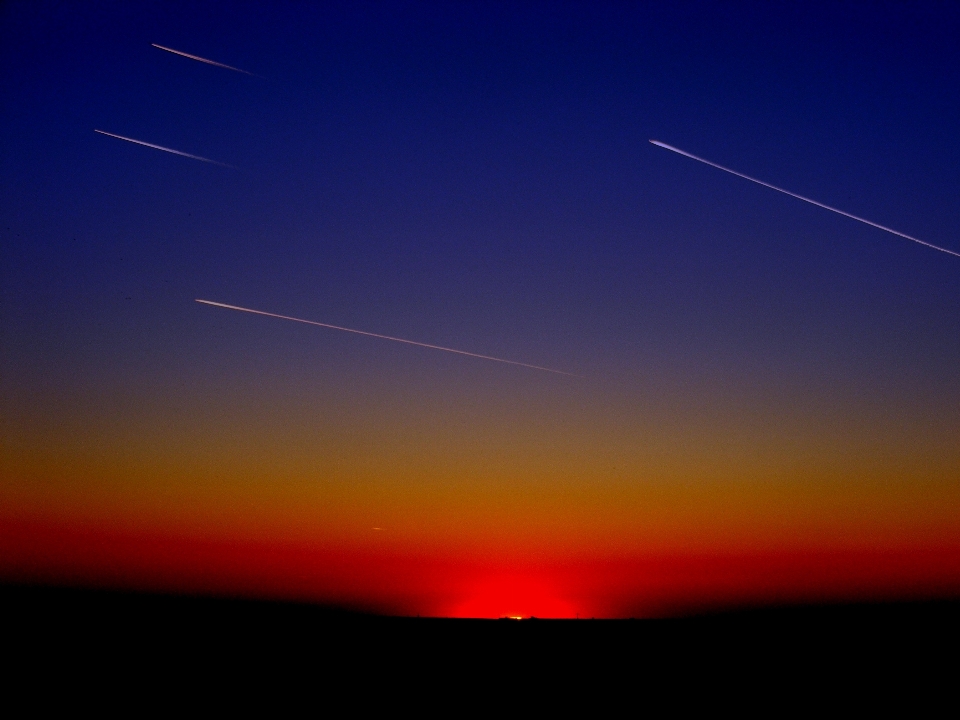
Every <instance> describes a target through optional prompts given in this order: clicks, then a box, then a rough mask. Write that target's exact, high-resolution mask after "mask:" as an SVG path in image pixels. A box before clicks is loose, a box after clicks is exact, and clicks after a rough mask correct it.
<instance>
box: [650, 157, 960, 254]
mask: <svg viewBox="0 0 960 720" xmlns="http://www.w3.org/2000/svg"><path fill="white" fill-rule="evenodd" d="M650 142H652V143H653V144H654V145H656V146H657V147H662V148H663V149H664V150H671V151H672V152H675V153H678V154H680V155H683V156H684V157H688V158H690V159H691V160H696V161H697V162H702V163H704V164H706V165H709V166H710V167H715V168H717V170H723V171H724V172H728V173H730V174H731V175H736V176H737V177H741V178H743V179H744V180H749V181H750V182H755V183H757V185H763V186H764V187H765V188H770V189H771V190H776V191H777V192H782V193H783V194H784V195H789V196H790V197H794V198H796V199H797V200H803V201H804V202H808V203H810V204H811V205H816V206H817V207H821V208H823V209H824V210H829V211H830V212H835V213H837V214H838V215H843V216H844V217H848V218H850V219H851V220H856V221H857V222H862V223H865V224H867V225H870V226H871V227H875V228H877V229H878V230H884V231H886V232H888V233H892V234H894V235H898V236H899V237H902V238H906V239H907V240H911V241H913V242H915V243H919V244H920V245H926V246H927V247H928V248H933V249H934V250H939V251H940V252H943V253H946V254H947V255H953V256H955V257H960V253H958V252H954V251H953V250H947V249H946V248H942V247H940V246H939V245H932V244H930V243H928V242H924V241H923V240H918V239H917V238H915V237H911V236H910V235H905V234H904V233H902V232H899V231H897V230H894V229H892V228H888V227H886V226H884V225H879V224H877V223H875V222H871V221H870V220H866V219H864V218H862V217H857V216H856V215H851V214H850V213H848V212H844V211H843V210H837V208H835V207H830V206H829V205H824V204H823V203H821V202H817V201H816V200H811V199H810V198H807V197H804V196H803V195H797V194H796V193H792V192H790V191H789V190H784V189H783V188H778V187H777V186H776V185H770V184H769V183H765V182H763V181H762V180H757V179H756V178H752V177H750V176H749V175H744V174H743V173H738V172H737V171H736V170H731V169H730V168H726V167H724V166H723V165H717V164H716V163H714V162H710V161H709V160H704V159H703V158H702V157H697V156H696V155H691V154H690V153H688V152H684V151H683V150H680V149H679V148H675V147H673V146H672V145H667V144H666V143H663V142H660V141H659V140H651V141H650Z"/></svg>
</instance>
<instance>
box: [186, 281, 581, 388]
mask: <svg viewBox="0 0 960 720" xmlns="http://www.w3.org/2000/svg"><path fill="white" fill-rule="evenodd" d="M197 302H198V303H203V304H204V305H213V306H214V307H221V308H226V309H227V310H239V311H240V312H246V313H253V314H254V315H264V316H266V317H272V318H279V319H280V320H292V321H293V322H298V323H306V324H307V325H316V326H317V327H323V328H329V329H331V330H343V331H344V332H348V333H355V334H357V335H366V336H367V337H375V338H380V339H381V340H393V341H394V342H401V343H406V344H407V345H416V346H418V347H425V348H430V349H431V350H443V351H444V352H451V353H456V354H457V355H468V356H469V357H475V358H481V359H483V360H494V361H496V362H502V363H507V364H508V365H519V366H521V367H525V368H532V369H533V370H544V371H545V372H550V373H556V374H557V375H570V376H571V377H582V376H581V375H575V374H574V373H569V372H564V371H563V370H553V369H552V368H546V367H540V366H539V365H528V364H527V363H522V362H517V361H516V360H504V359H503V358H497V357H491V356H490V355H479V354H477V353H472V352H467V351H466V350H454V349H453V348H448V347H441V346H440V345H429V344H427V343H422V342H416V341H415V340H404V339H403V338H397V337H390V336H389V335H378V334H377V333H372V332H365V331H363V330H353V329H352V328H345V327H340V326H339V325H328V324H327V323H322V322H316V321H314V320H303V319H302V318H295V317H290V316H289V315H277V314H276V313H270V312H264V311H263V310H251V309H250V308H245V307H238V306H236V305H227V304H226V303H219V302H213V301H212V300H200V299H199V298H197Z"/></svg>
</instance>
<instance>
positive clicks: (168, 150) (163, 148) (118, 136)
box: [94, 129, 237, 170]
mask: <svg viewBox="0 0 960 720" xmlns="http://www.w3.org/2000/svg"><path fill="white" fill-rule="evenodd" d="M94 132H95V133H100V134H101V135H109V136H110V137H112V138H117V140H126V141H127V142H132V143H136V144H137V145H143V146H145V147H148V148H153V149H154V150H163V151H164V152H168V153H173V154H174V155H183V157H188V158H193V159H194V160H202V161H203V162H207V163H213V164H214V165H219V166H220V167H226V168H230V169H231V170H236V169H237V168H235V167H234V166H233V165H227V164H226V163H222V162H217V161H216V160H211V159H210V158H205V157H200V156H199V155H191V154H190V153H185V152H180V151H179V150H174V149H172V148H168V147H163V145H154V144H153V143H148V142H144V141H143V140H134V139H133V138H128V137H124V136H123V135H114V134H113V133H108V132H106V131H105V130H97V129H94Z"/></svg>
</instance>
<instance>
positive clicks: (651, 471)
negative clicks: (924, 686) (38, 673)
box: [0, 1, 960, 617]
mask: <svg viewBox="0 0 960 720" xmlns="http://www.w3.org/2000/svg"><path fill="white" fill-rule="evenodd" d="M958 33H960V8H958V6H956V5H954V4H950V3H939V2H932V3H923V2H914V3H899V2H875V3H856V2H850V3H842V4H840V3H823V4H819V3H807V2H804V3H800V2H795V3H793V2H784V3H776V4H770V3H760V2H757V3H747V2H743V3H740V2H687V3H675V2H673V3H667V2H663V3H659V2H651V3H517V2H504V3H494V2H480V3H455V4H450V3H388V2H384V3H362V2H350V3H328V4H320V3H274V2H189V3H187V2H163V3H160V2H90V3H84V4H78V3H67V2H42V1H37V2H25V1H24V2H8V3H4V4H3V5H2V6H0V101H2V108H3V110H2V113H0V422H2V431H0V580H2V581H5V582H40V583H52V584H60V585H71V586H92V587H110V588H126V589H137V590H154V591H164V592H186V593H201V594H216V595H228V596H235V595H241V596H249V597H262V598H279V599H297V600H308V601H311V602H318V603H322V604H329V605H336V606H340V607H349V608H353V609H361V610H368V611H373V612H384V613H396V614H410V615H413V614H422V615H442V616H459V617H463V616H476V617H501V616H524V617H526V616H531V615H535V616H538V617H576V616H580V617H650V616H663V615H677V614H683V613H687V612H694V611H701V610H703V609H708V610H709V609H717V608H724V607H731V606H753V605H769V604H777V603H794V602H835V601H849V600H884V599H897V598H928V597H945V596H949V597H956V596H957V595H960V442H958V441H957V439H958V438H960V374H958V372H957V368H958V367H960V259H958V258H956V257H953V256H950V255H947V254H945V253H940V252H937V251H935V250H932V249H930V248H926V247H923V246H921V245H918V244H916V243H912V242H910V241H908V240H905V239H903V238H900V237H897V236H895V235H892V234H890V233H885V232H883V231H881V230H878V229H876V228H873V227H870V226H867V225H864V224H862V223H857V222H855V221H853V220H850V219H848V218H845V217H842V216H839V215H836V214H834V213H830V212H828V211H826V210H823V209H821V208H818V207H815V206H812V205H809V204H806V203H803V202H800V201H798V200H796V199H794V198H791V197H788V196H785V195H783V194H779V193H776V192H773V191H772V190H769V189H767V188H764V187H761V186H759V185H756V184H753V183H750V182H748V181H746V180H743V179H740V178H738V177H735V176H732V175H729V174H726V173H723V172H721V171H719V170H717V169H715V168H712V167H709V166H706V165H704V164H701V163H697V162H694V161H693V160H690V159H688V158H686V157H683V156H681V155H678V154H675V153H671V152H668V151H667V150H665V149H662V148H660V147H656V146H654V145H652V144H650V142H649V140H650V139H656V140H659V141H662V142H664V143H667V144H669V145H672V146H675V147H677V148H680V149H682V150H684V151H685V152H688V153H691V154H693V155H696V156H698V157H702V158H706V159H708V160H709V161H711V162H714V163H717V164H719V165H722V166H724V167H728V168H732V169H734V170H736V171H737V172H740V173H743V174H746V175H749V176H750V177H754V178H758V179H760V180H762V181H764V182H767V183H770V184H772V185H775V186H777V187H781V188H784V189H786V190H789V191H790V192H794V193H797V194H800V195H803V196H805V197H809V198H812V199H814V200H816V201H818V202H821V203H824V204H826V205H829V206H832V207H836V208H839V209H841V210H843V211H845V212H848V213H851V214H853V215H856V216H859V217H863V218H867V219H869V220H870V221H872V222H875V223H878V224H881V225H884V226H887V227H890V228H894V229H896V230H897V231H899V232H902V233H906V234H908V235H911V236H913V237H916V238H919V239H922V240H924V241H925V242H929V243H932V244H935V245H938V246H941V247H943V248H945V249H949V250H951V251H953V252H960V202H958V200H957V198H958V197H960V133H958V132H957V128H960V96H958V95H957V93H956V88H957V87H958V86H960V52H958V51H957V48H956V37H957V36H958ZM153 44H156V45H161V46H164V47H167V48H172V49H175V50H178V51H180V52H183V53H188V54H192V55H196V56H199V57H202V58H206V59H209V60H212V61H214V62H217V63H221V64H224V65H228V66H231V67H234V68H239V69H242V70H244V71H246V72H245V73H241V72H235V71H232V70H230V69H226V68H222V67H217V66H214V65H210V64H205V63H201V62H198V61H195V60H191V59H189V58H185V57H183V56H179V55H175V54H173V53H170V52H165V51H164V50H161V49H158V48H156V47H154V46H153ZM95 130H100V131H103V132H106V133H112V134H115V135H120V136H124V137H128V138H134V139H136V140H139V141H142V142H147V143H151V144H155V145H160V146H163V147H167V148H172V149H175V150H177V151H179V152H182V153H187V154H190V155H196V156H200V157H202V158H208V159H211V160H214V161H216V162H218V163H222V164H223V165H217V164H212V163H205V162H201V161H199V160H195V159H191V158H188V157H184V156H180V155H174V154H170V153H165V152H161V151H158V150H156V149H152V148H149V147H144V146H142V145H136V144H133V143H128V142H124V141H122V140H119V139H116V138H113V137H110V136H108V135H104V134H100V133H96V132H94V131H95ZM198 298H199V299H206V300H210V301H214V302H219V303H225V304H229V305H235V306H241V307H246V308H252V309H256V310H260V311H264V312H269V313H275V314H280V315H286V316H291V317H296V318H303V319H307V320H311V321H316V322H320V323H326V324H331V325H336V326H340V327H346V328H351V329H358V330H362V331H365V332H369V333H375V334H380V335H387V336H391V337H397V338H403V339H409V340H413V341H415V342H419V343H426V344H431V345H438V346H442V347H448V348H455V349H458V350H463V351H466V352H469V353H475V354H479V355H486V356H493V357H497V358H503V359H508V360H511V361H515V362H518V363H525V364H528V365H535V366H541V367H547V368H551V369H557V370H561V371H563V372H566V373H571V375H560V374H555V373H547V372H543V371H540V370H536V369H532V368H529V367H522V366H518V365H508V364H504V363H498V362H493V361H490V360H485V359H481V358H474V357H469V356H463V355H456V354H451V353H445V352H441V351H438V350H433V349H429V348H423V347H417V346H412V345H406V344H400V343H395V342H390V341H387V340H382V339H377V338H371V337H366V336H360V335H355V334H350V333H345V332H340V331H336V330H331V329H327V328H321V327H316V326H310V325H306V324H301V323H293V322H290V321H286V320H281V319H277V318H271V317H265V316H257V315H251V314H248V313H240V312H236V311H233V310H229V309H224V308H219V307H216V306H211V305H203V304H198V303H196V302H195V300H196V299H198Z"/></svg>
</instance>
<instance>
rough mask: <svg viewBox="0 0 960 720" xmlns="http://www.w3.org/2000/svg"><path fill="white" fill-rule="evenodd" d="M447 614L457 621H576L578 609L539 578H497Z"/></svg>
mask: <svg viewBox="0 0 960 720" xmlns="http://www.w3.org/2000/svg"><path fill="white" fill-rule="evenodd" d="M466 595H467V597H466V599H465V600H464V601H462V602H460V603H458V604H457V605H455V606H454V607H452V608H451V609H450V610H449V611H448V612H447V613H445V614H447V615H448V616H449V617H455V618H514V619H520V618H531V617H537V618H573V617H576V616H577V611H576V608H575V607H574V605H573V604H572V603H571V602H569V601H568V600H566V599H564V598H563V597H562V596H561V595H560V594H559V593H558V590H557V588H556V587H554V586H553V585H552V584H551V583H549V582H547V581H545V580H544V579H543V578H541V577H537V576H536V575H529V574H525V573H511V574H497V575H492V576H489V577H485V578H483V579H482V580H480V581H479V582H477V583H476V584H475V585H474V586H473V587H472V588H471V589H470V590H469V591H468V593H466Z"/></svg>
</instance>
